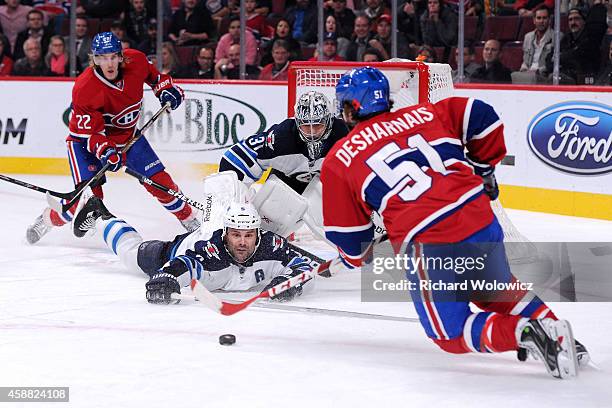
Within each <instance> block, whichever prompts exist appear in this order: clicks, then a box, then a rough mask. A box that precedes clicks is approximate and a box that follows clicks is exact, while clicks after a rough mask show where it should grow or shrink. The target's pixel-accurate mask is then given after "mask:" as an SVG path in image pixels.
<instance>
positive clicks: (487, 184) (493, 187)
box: [467, 154, 499, 201]
mask: <svg viewBox="0 0 612 408" xmlns="http://www.w3.org/2000/svg"><path fill="white" fill-rule="evenodd" d="M467 160H468V162H469V163H470V164H471V165H472V167H473V168H474V173H476V174H477V175H479V176H480V177H482V185H483V187H484V191H485V193H486V194H487V195H488V196H489V198H490V199H491V201H494V200H497V197H498V196H499V187H498V186H497V179H495V167H494V166H491V165H489V164H483V163H479V162H478V161H476V160H474V159H473V158H472V157H471V156H470V155H469V154H468V155H467Z"/></svg>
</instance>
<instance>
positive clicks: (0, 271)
mask: <svg viewBox="0 0 612 408" xmlns="http://www.w3.org/2000/svg"><path fill="white" fill-rule="evenodd" d="M15 177H18V178H22V179H26V180H29V181H32V182H36V183H38V184H40V185H43V186H46V187H52V188H55V189H56V190H59V191H68V190H70V189H71V188H72V187H71V185H70V183H69V181H68V179H67V178H64V177H41V176H36V177H34V176H15ZM110 181H111V182H110V183H108V184H107V186H106V190H105V191H106V196H107V199H106V200H105V201H106V202H107V205H108V207H109V208H110V209H111V211H113V212H115V213H116V215H118V216H121V217H123V218H125V219H126V220H127V221H128V222H130V223H131V224H132V225H133V226H134V227H135V228H137V229H138V230H139V231H140V232H141V234H142V235H143V237H144V238H145V239H171V238H173V237H174V235H175V234H177V233H180V232H182V231H181V227H180V225H179V224H178V222H177V221H175V220H174V219H173V218H172V217H170V216H169V215H168V214H166V213H165V211H164V210H163V209H162V208H161V207H160V206H159V205H158V204H157V203H156V202H155V201H154V200H152V199H150V197H149V196H148V194H146V192H144V190H143V189H142V188H140V187H139V186H138V184H137V183H135V182H134V181H133V180H128V179H125V178H115V177H113V179H112V180H110ZM181 185H182V187H183V189H184V191H185V192H186V193H188V195H191V196H192V197H193V198H196V199H197V198H198V194H199V192H200V189H199V185H198V183H195V182H183V183H181ZM44 205H45V203H44V196H42V195H41V194H38V193H35V192H31V191H29V190H25V189H23V188H19V187H14V186H12V185H10V184H7V183H2V184H1V185H0V211H1V212H0V213H1V214H3V216H2V217H3V220H2V224H1V225H2V234H1V236H0V244H1V245H0V386H69V387H70V401H71V402H70V405H71V406H75V407H109V406H112V407H175V406H176V407H195V406H199V407H247V406H248V407H290V408H293V407H330V406H335V407H351V408H353V407H374V406H376V407H399V406H412V407H420V406H427V405H430V404H432V405H433V404H435V405H436V406H470V407H478V406H482V407H491V406H493V407H496V408H497V407H531V406H534V407H535V406H537V407H549V406H554V407H559V406H580V407H582V406H612V392H611V391H610V388H611V387H610V384H612V375H611V374H610V370H611V369H610V366H611V365H612V347H611V346H610V344H611V342H610V335H612V321H611V319H610V315H611V314H612V305H610V304H604V303H589V304H584V303H583V304H568V303H566V304H555V305H553V309H554V310H555V311H556V313H557V314H558V315H560V316H562V317H564V318H567V319H569V320H570V321H571V322H572V325H573V328H574V333H575V335H576V337H577V338H579V339H580V340H581V341H582V342H583V343H584V344H585V345H586V346H587V347H588V348H589V350H590V352H591V354H592V356H593V359H594V360H595V361H596V362H597V363H598V364H599V365H600V367H601V368H602V371H597V370H595V369H592V368H589V369H587V370H585V371H582V372H581V373H580V376H579V377H578V378H577V379H575V380H571V381H560V380H555V379H553V378H552V377H550V376H549V375H548V374H547V373H546V372H545V370H544V368H543V366H542V364H541V363H539V362H535V361H530V362H527V363H520V362H518V361H517V360H516V358H515V355H514V353H505V354H501V355H480V354H479V355H475V354H472V355H460V356H457V355H451V354H446V353H444V352H442V351H441V350H439V349H438V348H437V347H436V346H435V345H434V344H433V343H432V342H431V341H430V340H428V339H427V338H426V337H425V335H424V332H423V330H422V329H421V327H420V325H418V324H416V323H404V322H389V321H378V320H365V319H354V318H353V319H352V318H340V317H330V316H320V315H311V314H302V313H293V312H282V311H273V310H265V309H258V308H250V309H248V310H246V311H244V312H241V313H239V314H237V315H235V316H232V317H224V316H220V315H216V314H214V313H213V312H210V311H209V310H207V309H205V308H204V307H202V306H200V305H197V304H180V305H175V306H155V305H149V304H148V303H147V302H146V301H145V299H144V283H145V280H146V279H145V276H144V275H139V274H136V273H129V272H127V271H125V270H123V268H122V267H121V265H120V264H119V262H118V260H117V259H116V258H115V256H114V255H113V254H112V253H111V252H110V251H109V250H108V249H107V248H106V247H105V246H104V244H103V242H102V241H101V240H100V239H99V238H98V239H96V237H92V238H85V239H80V240H79V239H77V238H74V237H72V236H71V235H70V231H69V228H67V227H64V228H62V229H57V230H53V231H52V232H51V233H49V234H48V235H47V236H46V237H45V238H44V239H43V240H42V241H41V242H40V243H39V244H38V245H36V246H28V245H27V244H26V243H25V240H24V232H25V229H26V226H27V225H28V224H29V223H30V222H31V221H32V220H33V219H34V218H35V217H36V216H37V215H38V214H39V213H40V211H41V210H42V208H43V207H44ZM508 213H509V215H510V217H511V218H512V219H513V221H514V222H515V224H516V226H517V227H518V228H519V230H521V232H522V233H523V234H525V235H526V236H527V237H529V238H530V239H532V240H570V241H571V240H591V241H607V242H612V223H611V222H604V221H596V220H587V219H579V218H572V217H562V216H555V215H544V214H536V213H530V212H525V211H508ZM318 248H319V249H320V248H321V247H318ZM322 254H323V255H325V254H329V252H327V253H325V252H323V253H322ZM294 304H299V305H303V306H309V307H327V308H338V309H343V310H351V311H360V312H368V313H382V314H389V315H397V316H408V317H414V316H416V314H415V312H414V310H413V307H412V305H411V304H409V303H390V304H382V303H361V302H360V301H359V280H358V276H356V275H346V276H337V277H334V278H333V279H329V280H323V279H320V280H318V281H317V282H316V288H315V290H313V291H312V293H310V294H308V295H305V296H303V297H302V298H301V299H300V300H299V301H297V302H295V303H294ZM224 333H233V334H235V335H236V336H237V338H238V340H237V343H236V344H235V345H234V346H231V347H224V346H220V345H219V344H218V336H219V335H221V334H224ZM0 405H2V406H19V405H18V404H12V405H11V404H0ZM23 406H26V404H23ZM27 406H29V405H27ZM36 406H49V405H45V404H40V405H36ZM50 406H53V407H55V406H63V405H62V404H53V405H50Z"/></svg>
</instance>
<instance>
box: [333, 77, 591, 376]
mask: <svg viewBox="0 0 612 408" xmlns="http://www.w3.org/2000/svg"><path fill="white" fill-rule="evenodd" d="M336 97H337V102H338V108H339V109H341V110H342V113H343V116H344V119H345V121H346V122H347V123H349V124H351V123H352V124H353V125H354V128H353V129H352V131H351V133H350V134H349V135H348V136H346V137H345V138H344V139H341V140H340V141H338V142H337V143H336V144H335V145H334V147H333V148H332V150H331V151H330V152H329V153H328V154H327V156H326V159H325V161H324V163H323V167H322V170H321V181H322V183H323V218H324V226H325V233H326V237H327V238H328V239H329V240H330V241H332V242H333V243H335V244H336V245H337V246H338V249H339V252H340V255H341V257H342V259H343V261H344V262H345V263H346V265H347V266H349V267H359V266H361V263H362V260H363V259H364V258H365V257H366V254H367V253H368V252H369V249H370V248H369V246H370V245H368V243H371V240H372V237H373V226H372V222H371V221H370V215H371V213H372V211H377V212H378V213H379V214H380V215H381V216H382V218H383V220H384V224H385V227H386V229H387V232H388V236H389V239H390V241H391V243H392V244H393V246H394V249H395V251H396V252H398V253H399V254H405V255H406V256H407V257H411V258H412V259H416V258H423V257H442V259H446V258H447V257H450V259H457V258H458V257H459V256H463V257H465V256H471V257H474V258H476V257H479V256H480V257H481V259H484V268H483V269H482V270H480V271H479V270H472V271H471V272H469V273H461V272H458V271H457V270H455V269H454V268H451V269H450V270H449V269H443V268H442V267H441V266H438V267H436V266H435V265H434V266H429V264H425V263H421V264H418V263H417V264H416V266H415V264H412V265H411V266H410V267H408V269H407V270H406V275H407V278H408V280H409V281H410V282H412V283H414V286H413V287H412V288H414V289H411V290H410V295H411V297H412V300H413V302H414V305H415V308H416V311H417V313H418V315H419V319H420V321H421V324H422V326H423V328H424V329H425V332H426V333H427V335H428V337H430V338H431V339H432V340H433V341H434V342H435V343H436V344H437V345H438V346H439V347H440V348H442V349H443V350H445V351H447V352H450V353H468V352H503V351H512V350H521V349H526V350H528V352H530V353H532V354H533V355H535V356H537V357H539V358H540V359H541V360H542V361H543V362H544V364H545V366H546V368H547V370H548V371H549V373H551V374H552V375H553V376H555V377H558V378H565V377H571V376H575V375H577V366H578V356H577V349H578V352H579V354H580V357H582V358H584V362H585V363H586V361H587V359H588V354H587V353H586V350H585V349H584V346H582V345H581V344H579V343H575V342H574V339H573V336H572V332H571V327H570V325H569V323H568V322H567V321H564V320H558V319H557V318H556V317H555V315H554V314H553V313H552V311H550V309H549V308H548V307H547V306H546V305H545V304H544V303H543V302H542V301H541V300H540V299H539V298H538V297H537V296H535V295H534V294H533V293H532V292H527V291H522V292H521V291H515V292H512V293H511V294H509V295H510V296H509V297H508V296H505V297H504V299H503V301H502V300H500V299H499V298H497V297H496V298H494V299H493V300H491V299H490V298H474V297H473V295H474V293H473V292H468V293H465V292H459V291H455V290H453V289H448V287H452V285H448V286H443V287H442V288H441V289H436V288H433V289H432V288H431V286H429V287H428V286H427V285H426V284H422V282H425V283H428V282H434V281H441V282H444V283H445V284H446V283H450V284H453V283H457V282H462V281H465V280H466V279H481V280H485V281H487V282H489V281H493V280H497V281H498V282H514V281H516V279H515V278H514V277H513V276H512V274H511V272H510V268H509V265H508V263H507V259H506V255H505V250H504V247H503V243H502V241H503V231H502V229H501V227H500V225H499V223H498V222H497V219H496V217H495V215H494V214H493V212H492V210H491V206H490V204H489V201H490V199H494V198H496V197H497V194H498V189H497V184H496V182H495V177H494V176H493V171H494V166H495V165H496V164H497V163H498V162H499V161H500V160H501V159H502V158H503V157H504V155H505V153H506V148H505V145H504V140H503V125H502V123H501V121H500V120H499V117H498V116H497V114H496V113H495V111H494V110H493V108H492V107H491V106H490V105H488V104H486V103H485V102H482V101H480V100H477V99H471V98H463V97H453V98H448V99H445V100H442V101H440V102H437V103H435V104H431V103H423V104H418V105H414V106H409V107H406V108H402V109H399V110H397V111H395V112H391V111H390V110H391V107H392V106H391V101H390V100H389V82H388V80H387V78H386V77H385V76H384V75H383V74H382V73H381V72H380V71H379V70H377V69H376V68H372V67H364V68H356V69H353V70H351V71H350V72H348V73H347V74H345V75H344V76H343V77H342V78H341V79H340V81H339V82H338V85H337V86H336ZM483 181H484V183H483ZM483 184H484V188H483ZM444 244H447V245H444ZM450 244H453V245H450ZM461 245H463V246H461ZM470 303H472V304H475V305H476V306H478V307H479V308H480V309H482V310H483V311H482V312H473V311H472V310H471V309H470Z"/></svg>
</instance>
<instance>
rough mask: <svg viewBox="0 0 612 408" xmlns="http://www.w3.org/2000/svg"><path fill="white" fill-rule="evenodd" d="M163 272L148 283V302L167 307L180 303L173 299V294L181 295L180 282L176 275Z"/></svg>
mask: <svg viewBox="0 0 612 408" xmlns="http://www.w3.org/2000/svg"><path fill="white" fill-rule="evenodd" d="M162 271H163V269H162ZM162 271H160V272H159V273H156V274H155V275H153V276H152V277H151V279H149V281H148V282H147V283H146V285H145V287H146V288H147V301H148V302H149V303H158V304H166V305H169V304H175V303H179V302H180V300H178V299H177V300H175V299H172V294H173V293H181V287H180V285H179V283H178V281H177V280H176V278H175V277H174V275H172V274H170V273H167V272H162Z"/></svg>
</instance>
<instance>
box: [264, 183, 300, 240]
mask: <svg viewBox="0 0 612 408" xmlns="http://www.w3.org/2000/svg"><path fill="white" fill-rule="evenodd" d="M253 205H255V208H257V211H259V215H261V221H262V228H264V229H266V230H268V231H272V232H274V233H276V234H278V235H281V236H283V237H285V238H286V237H288V236H289V235H290V234H291V233H292V232H295V230H296V229H298V228H299V227H300V225H301V220H302V217H303V216H304V214H305V213H306V210H307V209H308V203H307V201H306V199H304V197H302V196H301V195H299V194H298V193H296V192H295V191H294V190H293V189H291V187H289V186H288V185H287V184H285V183H284V182H283V181H282V180H281V179H279V178H278V177H276V176H275V175H271V176H270V177H269V178H268V180H266V182H265V183H264V185H263V186H262V187H261V188H260V189H259V191H258V192H257V194H256V195H255V197H254V199H253Z"/></svg>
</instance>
